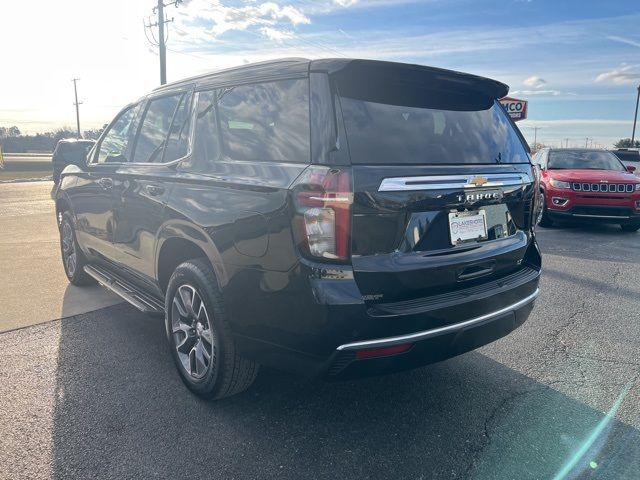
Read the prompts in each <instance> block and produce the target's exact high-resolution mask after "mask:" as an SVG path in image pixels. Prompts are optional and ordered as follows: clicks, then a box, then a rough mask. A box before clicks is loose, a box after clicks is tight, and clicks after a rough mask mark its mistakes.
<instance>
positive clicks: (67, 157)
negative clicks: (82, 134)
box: [51, 138, 96, 183]
mask: <svg viewBox="0 0 640 480" xmlns="http://www.w3.org/2000/svg"><path fill="white" fill-rule="evenodd" d="M95 143H96V142H94V141H93V140H76V139H75V138H63V139H62V140H59V141H58V143H57V144H56V148H55V150H54V151H53V155H52V157H51V169H52V173H53V181H54V183H58V182H59V181H60V172H62V170H64V169H65V167H66V166H67V165H78V166H82V165H84V164H85V163H87V153H89V151H90V150H91V148H92V147H93V145H94V144H95Z"/></svg>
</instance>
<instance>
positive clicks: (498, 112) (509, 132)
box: [338, 84, 529, 164]
mask: <svg viewBox="0 0 640 480" xmlns="http://www.w3.org/2000/svg"><path fill="white" fill-rule="evenodd" d="M338 89H339V94H340V104H341V107H342V114H343V119H344V124H345V128H346V131H347V141H348V144H349V151H350V153H351V160H352V162H353V163H357V164H466V163H474V164H478V163H528V162H529V156H528V153H527V151H526V149H525V146H524V145H523V143H522V141H521V140H520V137H519V136H518V133H517V132H516V131H515V128H514V127H513V125H512V124H511V122H510V120H509V119H508V118H507V115H506V113H505V112H504V110H503V109H502V107H501V106H500V105H499V103H498V102H496V101H495V100H493V99H490V98H487V97H484V98H482V97H481V96H478V98H474V97H473V95H470V94H465V93H464V92H462V93H460V92H455V91H454V90H449V91H436V90H430V89H429V88H428V87H425V86H415V85H400V84H397V85H395V84H381V85H378V86H376V87H374V88H372V87H368V88H367V91H366V92H363V91H362V90H360V91H352V92H350V91H349V88H340V86H338Z"/></svg>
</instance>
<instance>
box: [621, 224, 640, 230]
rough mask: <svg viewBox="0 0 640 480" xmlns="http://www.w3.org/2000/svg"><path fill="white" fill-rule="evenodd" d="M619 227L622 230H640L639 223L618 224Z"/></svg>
mask: <svg viewBox="0 0 640 480" xmlns="http://www.w3.org/2000/svg"><path fill="white" fill-rule="evenodd" d="M620 228H622V231H623V232H637V231H638V230H640V223H638V224H627V225H620Z"/></svg>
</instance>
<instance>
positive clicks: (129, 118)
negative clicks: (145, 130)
mask: <svg viewBox="0 0 640 480" xmlns="http://www.w3.org/2000/svg"><path fill="white" fill-rule="evenodd" d="M137 111H138V105H135V106H132V107H130V108H128V109H127V110H125V111H123V112H122V113H121V114H120V116H119V117H118V119H117V120H116V122H115V123H114V124H113V125H112V126H111V127H110V128H109V130H108V131H107V133H106V134H105V136H104V137H103V139H102V142H101V144H100V150H99V151H98V157H97V160H96V162H97V163H104V162H127V161H128V158H127V155H128V148H127V147H128V144H129V140H130V137H131V135H132V134H133V131H132V130H131V124H132V122H133V120H134V119H135V116H136V112H137Z"/></svg>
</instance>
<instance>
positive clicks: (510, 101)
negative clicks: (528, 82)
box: [500, 97, 529, 122]
mask: <svg viewBox="0 0 640 480" xmlns="http://www.w3.org/2000/svg"><path fill="white" fill-rule="evenodd" d="M500 103H501V104H502V106H503V107H504V108H505V110H506V111H507V113H508V114H509V116H510V117H511V118H512V119H513V121H514V122H517V121H518V120H524V119H525V118H527V104H528V103H529V102H527V101H526V100H518V99H517V98H511V97H504V98H501V99H500Z"/></svg>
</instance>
